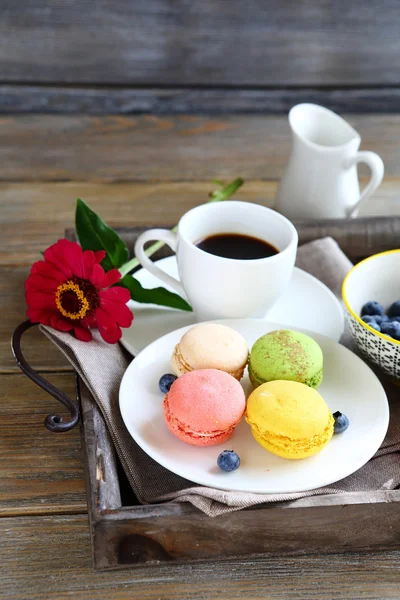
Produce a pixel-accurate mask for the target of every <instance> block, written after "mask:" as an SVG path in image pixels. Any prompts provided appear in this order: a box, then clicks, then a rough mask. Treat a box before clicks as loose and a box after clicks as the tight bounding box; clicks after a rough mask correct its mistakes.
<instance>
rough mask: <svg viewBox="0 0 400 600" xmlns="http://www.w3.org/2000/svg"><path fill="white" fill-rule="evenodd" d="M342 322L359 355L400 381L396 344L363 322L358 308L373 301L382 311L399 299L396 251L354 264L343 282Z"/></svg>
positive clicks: (399, 261) (399, 352)
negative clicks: (343, 313)
mask: <svg viewBox="0 0 400 600" xmlns="http://www.w3.org/2000/svg"><path fill="white" fill-rule="evenodd" d="M342 294H343V301H344V304H345V307H346V311H345V312H346V320H347V323H348V325H349V328H350V331H351V334H352V336H353V339H354V341H355V343H356V345H357V347H358V348H359V350H360V352H361V353H362V354H363V355H364V356H365V357H366V358H367V359H369V360H370V361H372V362H373V363H375V364H376V365H377V366H378V367H380V368H381V369H382V370H383V371H385V373H388V374H389V375H392V376H393V377H395V378H396V379H400V342H398V341H396V340H394V339H393V338H391V337H389V336H387V335H385V334H384V333H379V332H378V331H375V329H372V327H370V326H369V325H367V324H366V323H364V321H363V320H362V319H361V317H360V313H361V308H362V306H363V305H364V304H366V302H368V301H369V300H377V301H378V302H380V303H381V304H383V306H384V307H385V309H387V308H389V306H390V305H391V304H392V302H395V301H396V300H400V249H399V250H390V251H389V252H381V253H380V254H375V255H374V256H370V257H369V258H366V259H365V260H363V261H361V262H360V263H358V264H357V265H355V266H354V267H353V268H352V269H351V271H350V272H349V273H348V275H347V277H346V279H345V280H344V282H343V288H342Z"/></svg>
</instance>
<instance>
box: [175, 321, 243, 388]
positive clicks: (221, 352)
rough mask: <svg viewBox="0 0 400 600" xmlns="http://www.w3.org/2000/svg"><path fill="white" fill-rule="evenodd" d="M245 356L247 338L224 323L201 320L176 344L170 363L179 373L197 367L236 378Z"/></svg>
mask: <svg viewBox="0 0 400 600" xmlns="http://www.w3.org/2000/svg"><path fill="white" fill-rule="evenodd" d="M248 357H249V348H248V346H247V343H246V340H245V339H244V338H243V337H242V336H241V335H240V334H239V333H238V332H237V331H235V330H234V329H231V328H230V327H226V325H217V324H215V323H200V324H199V325H195V326H194V327H192V328H191V329H189V331H187V332H186V333H185V335H184V336H183V337H182V339H181V341H180V342H179V344H177V345H176V346H175V350H174V353H173V355H172V359H171V364H172V368H173V370H174V372H175V374H176V375H178V376H179V375H183V374H184V373H187V372H188V371H195V370H197V369H218V370H220V371H225V372H226V373H229V374H230V375H232V376H233V377H235V379H237V380H238V381H239V380H240V379H241V378H242V377H243V373H244V370H245V368H246V365H247V360H248Z"/></svg>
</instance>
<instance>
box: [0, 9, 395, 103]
mask: <svg viewBox="0 0 400 600" xmlns="http://www.w3.org/2000/svg"><path fill="white" fill-rule="evenodd" d="M399 11H400V7H399V4H398V2H397V0H370V1H369V2H364V1H363V0H353V1H352V2H345V1H344V0H336V1H334V2H332V0H289V1H285V2H282V1H281V0H270V1H269V2H265V1H264V0H247V1H246V2H245V3H244V2H243V0H202V1H201V2H193V1H192V0H135V2H132V1H131V0H102V2H93V1H92V0H68V1H66V0H62V1H59V2H49V1H48V0H3V1H2V3H1V19H0V111H3V112H87V113H131V112H136V113H140V112H154V113H167V112H168V113H171V112H172V113H188V112H208V113H221V112H224V113H227V112H249V111H250V112H260V111H262V112H284V111H286V110H287V109H288V108H290V106H292V105H293V104H295V103H296V102H299V101H316V102H319V103H322V104H325V105H327V106H330V107H332V108H335V109H336V110H347V111H350V110H351V111H355V112H366V111H376V112H387V111H396V110H398V109H399V105H400V63H399V60H398V56H399V55H400V37H399V35H398V31H399V28H398V24H399Z"/></svg>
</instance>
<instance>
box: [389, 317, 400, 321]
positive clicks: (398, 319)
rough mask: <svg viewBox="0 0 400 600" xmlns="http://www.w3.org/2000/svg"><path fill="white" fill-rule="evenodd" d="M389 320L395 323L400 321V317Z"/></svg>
mask: <svg viewBox="0 0 400 600" xmlns="http://www.w3.org/2000/svg"><path fill="white" fill-rule="evenodd" d="M389 320H390V321H392V322H394V321H400V317H390V319H389Z"/></svg>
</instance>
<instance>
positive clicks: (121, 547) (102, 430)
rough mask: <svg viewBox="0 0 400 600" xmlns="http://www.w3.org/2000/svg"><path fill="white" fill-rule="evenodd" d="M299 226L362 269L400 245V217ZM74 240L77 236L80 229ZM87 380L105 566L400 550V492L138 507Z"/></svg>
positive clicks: (93, 504) (128, 236)
mask: <svg viewBox="0 0 400 600" xmlns="http://www.w3.org/2000/svg"><path fill="white" fill-rule="evenodd" d="M296 227H297V229H298V231H299V237H300V243H304V242H307V241H311V240H313V239H317V238H320V237H323V236H326V235H331V236H332V237H334V238H335V239H336V240H337V241H338V243H339V245H340V246H341V248H342V249H343V251H344V252H345V253H346V254H347V255H348V256H349V257H350V259H351V260H353V261H354V262H356V261H357V260H359V259H361V258H363V257H365V256H368V255H370V254H375V253H377V252H382V251H384V250H389V249H392V248H396V247H399V245H400V244H399V242H400V217H393V218H392V217H390V218H387V217H382V218H360V219H357V220H350V221H347V220H338V221H324V222H312V223H311V222H307V223H306V222H304V223H296ZM142 231H143V228H133V229H129V228H126V229H120V230H119V233H120V235H121V236H122V237H123V238H124V240H125V241H126V243H127V245H128V246H129V248H130V250H131V251H132V250H133V244H134V241H135V239H136V237H137V235H138V234H139V233H141V232H142ZM67 236H68V237H70V238H72V237H73V232H71V231H68V232H67ZM166 255H167V253H166V252H165V253H161V254H159V255H158V257H161V256H166ZM21 366H22V367H23V365H21ZM30 376H31V375H30ZM38 383H39V384H40V382H38ZM78 383H79V392H80V394H78V397H79V395H80V402H81V416H82V419H81V432H82V451H83V458H84V463H85V482H86V491H87V498H88V510H89V521H90V530H91V539H92V546H93V557H94V567H95V568H96V569H98V570H105V569H117V568H124V567H131V566H133V565H139V564H141V565H143V564H144V563H145V564H148V565H152V564H158V563H163V562H171V561H190V562H192V561H198V560H206V559H209V560H213V561H214V560H219V559H227V558H234V557H254V556H256V555H268V554H274V555H275V556H276V554H288V553H317V552H318V553H321V552H344V551H349V550H353V551H354V550H378V549H379V550H381V549H388V548H394V547H399V546H400V504H399V502H400V490H393V491H376V492H356V493H342V494H335V495H326V496H318V497H317V498H318V506H315V505H313V506H311V505H310V502H311V500H310V499H309V498H303V499H301V500H298V501H294V502H291V503H290V505H289V504H288V503H274V504H270V505H264V506H258V507H254V508H251V509H246V510H241V511H237V512H234V513H230V514H227V515H222V516H219V517H215V518H211V517H207V516H206V515H204V514H203V513H201V512H200V511H199V510H197V509H196V508H194V507H193V506H192V505H190V504H189V503H184V504H178V503H177V504H153V505H146V506H141V505H139V503H138V501H137V499H136V498H135V496H134V494H133V492H132V490H131V488H130V486H129V484H128V483H127V481H126V479H125V476H124V473H123V472H122V469H121V467H120V465H119V462H118V459H117V457H116V455H115V452H114V449H113V445H112V442H111V440H110V437H109V435H108V432H107V430H106V427H105V424H104V421H103V418H102V416H101V414H100V412H99V410H98V408H97V406H96V404H95V402H94V400H93V398H92V397H91V394H90V392H89V391H88V390H87V389H86V387H85V386H84V384H83V383H82V382H78ZM48 426H49V424H48ZM55 428H56V425H55ZM312 502H315V499H313V500H312Z"/></svg>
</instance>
